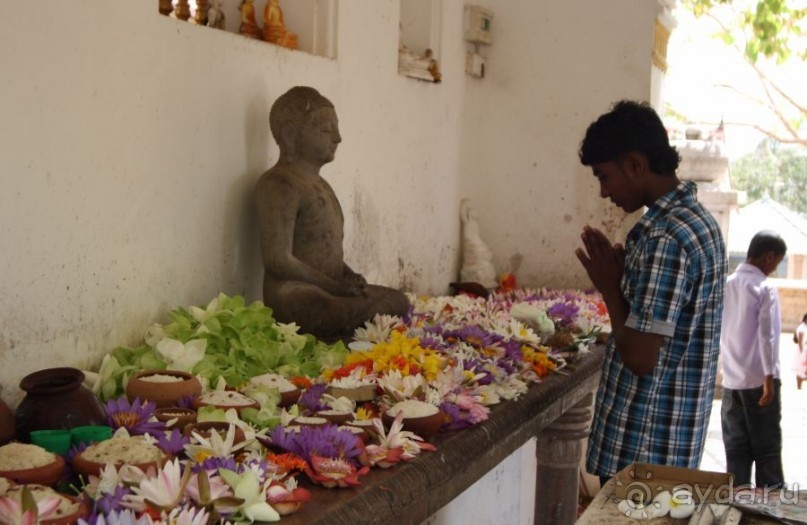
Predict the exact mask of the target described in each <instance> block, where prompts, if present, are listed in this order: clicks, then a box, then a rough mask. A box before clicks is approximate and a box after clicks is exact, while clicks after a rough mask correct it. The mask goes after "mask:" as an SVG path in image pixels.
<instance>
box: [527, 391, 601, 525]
mask: <svg viewBox="0 0 807 525" xmlns="http://www.w3.org/2000/svg"><path fill="white" fill-rule="evenodd" d="M593 399H594V394H593V393H588V394H587V395H586V396H585V397H584V398H583V399H581V400H580V401H579V402H578V403H577V404H576V405H574V406H573V407H572V408H570V409H569V410H567V411H566V412H565V413H563V415H561V416H560V417H559V418H558V419H556V420H555V421H554V422H553V423H551V424H550V425H549V426H548V427H546V428H545V429H544V430H542V431H541V433H540V434H538V438H537V444H536V455H537V457H538V472H537V473H536V481H535V525H571V524H573V523H574V522H575V521H577V503H578V496H579V490H580V488H579V484H580V472H579V470H580V460H581V458H582V457H583V440H584V439H585V438H586V437H588V431H589V425H590V424H591V412H592V403H593Z"/></svg>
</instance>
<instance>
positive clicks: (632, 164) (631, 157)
mask: <svg viewBox="0 0 807 525" xmlns="http://www.w3.org/2000/svg"><path fill="white" fill-rule="evenodd" d="M624 166H625V168H626V169H627V170H628V173H630V174H631V175H634V176H637V175H643V174H646V173H647V172H648V168H649V164H648V162H647V157H645V156H644V155H642V154H641V153H639V152H638V151H631V152H630V153H627V154H626V155H625V160H624Z"/></svg>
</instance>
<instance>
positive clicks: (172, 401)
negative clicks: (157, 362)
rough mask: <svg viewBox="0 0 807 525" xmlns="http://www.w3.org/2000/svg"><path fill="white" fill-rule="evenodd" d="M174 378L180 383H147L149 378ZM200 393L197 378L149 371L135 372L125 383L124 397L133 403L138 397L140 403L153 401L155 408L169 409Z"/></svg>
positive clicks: (172, 372)
mask: <svg viewBox="0 0 807 525" xmlns="http://www.w3.org/2000/svg"><path fill="white" fill-rule="evenodd" d="M155 375H160V376H174V377H178V378H181V379H182V381H170V382H164V381H148V380H146V379H144V378H148V377H149V376H155ZM201 393H202V383H200V382H199V378H197V377H196V376H194V375H192V374H189V373H188V372H182V371H180V370H159V369H149V370H140V371H138V372H135V373H134V375H133V376H132V377H131V378H130V379H129V382H128V383H126V397H128V398H129V401H133V400H134V399H135V398H136V397H139V398H140V400H141V401H153V402H154V403H155V404H156V405H157V408H162V407H170V406H174V405H176V404H177V401H179V400H180V399H182V398H183V397H188V396H190V397H196V396H198V395H199V394H201Z"/></svg>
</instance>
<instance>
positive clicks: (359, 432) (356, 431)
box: [339, 425, 370, 443]
mask: <svg viewBox="0 0 807 525" xmlns="http://www.w3.org/2000/svg"><path fill="white" fill-rule="evenodd" d="M339 430H344V431H346V432H350V433H351V434H353V435H354V436H356V437H358V438H359V439H361V440H362V441H363V442H364V443H367V441H368V440H369V439H370V434H369V433H368V432H367V430H365V429H363V428H361V427H354V426H353V425H341V426H340V427H339Z"/></svg>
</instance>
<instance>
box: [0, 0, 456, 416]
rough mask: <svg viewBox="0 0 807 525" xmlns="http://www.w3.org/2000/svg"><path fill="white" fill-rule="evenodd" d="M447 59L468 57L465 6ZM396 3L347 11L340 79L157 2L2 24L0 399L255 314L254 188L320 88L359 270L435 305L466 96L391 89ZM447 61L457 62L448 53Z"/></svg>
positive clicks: (76, 8) (21, 9) (328, 64)
mask: <svg viewBox="0 0 807 525" xmlns="http://www.w3.org/2000/svg"><path fill="white" fill-rule="evenodd" d="M447 9H453V10H454V11H456V12H457V14H456V16H449V17H447V23H446V24H445V28H444V33H443V34H444V36H445V38H446V41H447V45H446V46H444V49H445V50H446V52H447V53H449V54H453V55H454V56H455V57H456V56H461V53H462V42H461V39H460V38H459V37H458V35H459V32H460V31H461V16H460V13H461V6H460V5H459V4H457V5H456V6H453V7H447ZM398 12H399V4H398V2H397V1H390V0H385V1H373V2H351V1H345V2H340V4H339V14H338V26H339V30H338V34H339V41H338V44H337V49H339V50H340V52H339V55H340V56H339V57H338V59H337V60H330V59H326V58H321V57H317V56H313V55H309V54H306V53H303V52H299V51H290V50H287V49H283V48H279V47H276V46H273V45H270V44H266V43H263V42H259V41H251V40H248V39H245V38H242V37H240V36H239V35H235V34H231V33H227V32H224V31H216V30H212V29H209V28H204V27H196V26H193V25H190V24H188V23H185V22H181V21H177V20H174V19H171V18H168V17H164V16H161V15H159V14H158V13H157V4H156V2H109V1H107V0H87V1H84V2H78V3H76V2H72V3H67V2H22V3H17V4H15V7H14V13H13V16H5V17H2V18H0V64H2V67H3V80H2V82H0V114H2V115H3V119H2V123H0V143H2V144H3V147H2V150H0V151H2V153H0V156H2V163H0V166H2V168H0V169H2V172H0V178H1V179H2V191H1V192H0V224H2V228H1V229H0V231H2V234H0V241H1V243H0V245H1V246H2V261H3V264H2V272H0V311H2V312H3V313H2V316H0V384H2V385H3V386H5V388H6V391H5V392H4V394H3V397H4V398H5V399H6V400H8V401H9V402H10V403H11V404H12V405H13V404H14V402H15V401H16V400H17V399H19V398H20V397H21V394H20V392H19V391H18V390H17V385H18V383H19V380H20V379H21V378H22V377H23V376H24V375H26V374H27V373H30V372H33V371H35V370H38V369H41V368H45V367H50V366H78V367H82V368H84V367H89V368H92V367H94V366H95V365H97V363H98V362H99V361H100V358H101V356H102V355H103V354H104V353H106V352H108V351H109V350H111V349H112V348H114V347H115V346H117V345H120V344H133V343H136V342H137V341H138V340H139V339H140V338H141V337H142V334H143V331H144V330H145V328H146V327H147V326H148V325H149V324H150V323H151V322H153V321H155V320H158V319H164V318H163V317H162V316H163V315H164V314H165V313H166V312H167V311H168V310H170V309H171V308H173V307H176V306H180V305H189V304H205V303H207V301H209V300H210V299H211V298H212V297H214V296H215V295H216V294H217V293H218V292H219V291H223V292H226V293H229V294H244V295H245V296H246V297H247V298H248V299H249V300H255V299H259V298H260V285H261V279H262V269H261V265H260V259H259V253H258V249H257V247H258V239H257V231H256V228H255V224H254V222H255V221H254V216H255V213H254V210H253V203H252V201H251V200H250V198H251V195H250V193H251V189H252V187H253V184H254V182H255V180H256V179H257V178H258V176H259V175H260V174H261V173H262V172H263V171H264V170H266V169H267V168H269V167H270V166H271V165H272V164H273V163H274V161H275V160H276V158H277V147H276V145H275V144H274V141H273V140H272V139H271V136H270V133H269V129H268V111H269V108H270V106H271V104H272V102H273V101H274V100H275V99H276V98H277V97H278V96H279V95H280V94H282V93H283V92H285V91H286V90H287V89H288V88H290V87H292V86H294V85H298V84H303V85H311V86H314V87H316V88H317V89H319V90H320V92H322V93H323V94H324V95H326V96H327V97H329V98H330V99H331V100H332V101H333V102H334V104H335V105H336V108H337V112H338V114H339V116H340V125H341V131H342V136H343V143H342V145H341V146H340V148H339V151H338V152H337V158H336V160H335V161H334V162H333V163H332V164H330V165H328V166H326V167H325V169H324V170H323V173H324V176H325V177H326V178H328V179H329V180H330V181H331V183H332V184H333V186H334V189H335V191H336V193H337V195H338V197H339V199H340V201H341V203H342V206H343V208H344V211H345V219H346V240H345V251H346V254H347V258H348V262H349V263H351V265H352V266H353V267H354V268H355V269H356V270H358V271H361V272H363V273H365V275H366V276H367V277H368V279H369V280H370V281H371V282H375V283H379V284H385V285H389V286H394V287H405V288H407V289H410V290H413V291H419V292H424V293H428V292H431V293H441V292H444V291H445V290H446V286H447V284H446V283H448V282H449V281H450V280H452V278H453V275H454V274H455V273H456V271H457V253H458V246H457V245H458V234H457V232H458V230H459V219H458V217H457V212H456V210H457V209H458V200H459V198H458V189H457V188H458V178H457V174H458V172H459V169H458V166H459V153H458V152H459V140H460V137H459V136H458V134H457V133H456V130H457V129H458V127H459V120H460V115H461V109H462V108H461V103H462V98H463V97H462V91H463V90H464V84H465V79H464V75H463V73H462V67H463V65H462V63H461V62H460V61H457V60H455V61H454V64H453V65H452V64H446V65H445V67H444V72H445V74H446V75H445V76H446V80H445V81H444V82H443V83H442V84H441V85H434V84H430V83H423V82H419V81H416V80H413V79H409V78H405V77H401V76H399V75H398V74H397V48H398V41H397V33H398V20H397V18H398ZM452 50H453V51H452Z"/></svg>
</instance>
